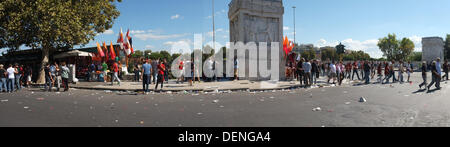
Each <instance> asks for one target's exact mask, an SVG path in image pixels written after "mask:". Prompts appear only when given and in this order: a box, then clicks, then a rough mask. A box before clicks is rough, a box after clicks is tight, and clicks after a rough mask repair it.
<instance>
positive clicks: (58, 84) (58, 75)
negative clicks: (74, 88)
mask: <svg viewBox="0 0 450 147" xmlns="http://www.w3.org/2000/svg"><path fill="white" fill-rule="evenodd" d="M55 67H56V73H55V75H56V78H55V82H56V91H59V90H60V88H61V83H62V78H61V68H60V67H59V65H58V64H57V63H56V62H55Z"/></svg>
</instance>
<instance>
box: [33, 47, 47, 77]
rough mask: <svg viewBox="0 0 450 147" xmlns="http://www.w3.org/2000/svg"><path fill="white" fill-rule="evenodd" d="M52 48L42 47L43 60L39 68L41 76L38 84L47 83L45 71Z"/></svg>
mask: <svg viewBox="0 0 450 147" xmlns="http://www.w3.org/2000/svg"><path fill="white" fill-rule="evenodd" d="M49 52H50V49H49V48H48V47H43V48H42V61H41V67H40V70H39V76H38V80H37V82H36V84H44V83H45V72H44V67H45V65H46V64H47V63H48V55H49Z"/></svg>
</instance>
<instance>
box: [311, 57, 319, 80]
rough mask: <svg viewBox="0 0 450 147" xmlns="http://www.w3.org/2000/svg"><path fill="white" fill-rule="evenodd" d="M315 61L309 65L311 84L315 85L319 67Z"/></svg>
mask: <svg viewBox="0 0 450 147" xmlns="http://www.w3.org/2000/svg"><path fill="white" fill-rule="evenodd" d="M317 64H318V63H317V60H313V62H312V64H311V84H314V85H315V84H317V78H318V75H319V72H320V71H319V66H318V65H317Z"/></svg>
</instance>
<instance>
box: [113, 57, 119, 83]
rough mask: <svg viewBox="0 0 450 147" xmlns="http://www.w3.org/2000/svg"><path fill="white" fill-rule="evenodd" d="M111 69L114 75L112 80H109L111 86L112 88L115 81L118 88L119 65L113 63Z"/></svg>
mask: <svg viewBox="0 0 450 147" xmlns="http://www.w3.org/2000/svg"><path fill="white" fill-rule="evenodd" d="M112 68H113V72H114V74H113V76H112V79H111V85H112V86H114V81H115V80H117V82H118V83H119V86H120V79H119V65H118V64H117V62H114V64H113V67H112Z"/></svg>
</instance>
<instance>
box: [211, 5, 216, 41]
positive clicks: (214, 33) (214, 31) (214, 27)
mask: <svg viewBox="0 0 450 147" xmlns="http://www.w3.org/2000/svg"><path fill="white" fill-rule="evenodd" d="M214 17H215V16H214V0H212V20H213V49H214V50H215V49H216V26H215V22H214V19H215V18H214Z"/></svg>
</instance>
